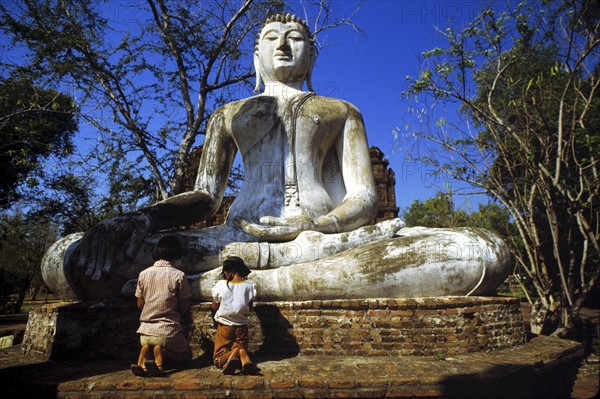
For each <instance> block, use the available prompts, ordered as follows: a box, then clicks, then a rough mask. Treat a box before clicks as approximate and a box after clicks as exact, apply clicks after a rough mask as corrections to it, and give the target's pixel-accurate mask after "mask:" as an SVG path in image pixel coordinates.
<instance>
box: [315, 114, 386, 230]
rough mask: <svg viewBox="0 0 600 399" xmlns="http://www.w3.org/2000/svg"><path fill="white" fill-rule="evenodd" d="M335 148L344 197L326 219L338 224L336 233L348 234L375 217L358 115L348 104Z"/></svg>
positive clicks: (364, 137) (370, 173)
mask: <svg viewBox="0 0 600 399" xmlns="http://www.w3.org/2000/svg"><path fill="white" fill-rule="evenodd" d="M335 146H336V151H337V155H338V159H339V161H340V168H341V170H342V176H343V178H344V185H345V187H346V196H345V197H344V200H343V201H342V203H341V204H340V205H339V206H337V207H336V208H334V209H332V210H331V212H329V213H328V214H327V215H326V217H328V218H332V219H333V220H334V221H335V222H336V223H337V224H338V228H337V229H336V230H338V232H342V231H351V230H354V229H356V228H358V227H361V226H364V225H366V224H368V223H370V222H371V221H372V220H373V218H374V217H375V215H376V214H377V192H376V190H375V180H374V178H373V170H372V167H371V159H370V156H369V146H368V144H367V135H366V132H365V125H364V123H363V119H362V115H361V114H360V112H359V111H358V110H357V109H356V108H355V107H354V106H352V105H350V104H348V114H347V118H346V123H345V125H344V130H343V132H342V134H341V135H340V136H339V137H338V139H337V141H336V143H335Z"/></svg>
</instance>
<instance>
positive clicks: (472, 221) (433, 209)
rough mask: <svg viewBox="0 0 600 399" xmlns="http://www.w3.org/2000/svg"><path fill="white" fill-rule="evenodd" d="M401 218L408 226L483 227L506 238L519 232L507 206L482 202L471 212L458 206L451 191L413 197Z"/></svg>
mask: <svg viewBox="0 0 600 399" xmlns="http://www.w3.org/2000/svg"><path fill="white" fill-rule="evenodd" d="M402 218H403V220H404V222H405V223H406V225H407V226H409V227H414V226H424V227H450V228H452V227H465V226H470V227H481V228H484V229H487V230H490V231H493V232H495V233H497V234H498V235H500V236H501V237H503V238H505V239H506V238H510V237H514V236H515V234H516V230H515V226H514V223H512V222H511V220H510V214H509V212H508V211H507V210H506V209H505V208H503V207H501V206H499V205H498V204H494V203H488V204H479V209H478V210H477V211H475V212H471V213H470V214H468V213H467V212H465V211H464V210H462V209H456V208H455V205H454V200H453V198H452V195H451V194H446V193H438V194H437V195H436V196H435V197H433V198H429V199H427V200H425V201H423V202H421V201H419V200H415V201H413V202H412V204H411V205H410V207H409V208H408V209H407V210H406V211H405V212H403V214H402Z"/></svg>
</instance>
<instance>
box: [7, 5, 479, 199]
mask: <svg viewBox="0 0 600 399" xmlns="http://www.w3.org/2000/svg"><path fill="white" fill-rule="evenodd" d="M198 1H213V0H198ZM288 2H289V3H291V4H290V6H291V8H292V9H293V10H294V11H295V14H297V15H298V16H300V17H303V18H304V17H305V16H304V15H303V14H304V11H303V10H304V9H303V7H302V1H301V0H288ZM359 4H362V7H361V8H360V10H359V11H358V12H357V13H356V14H355V15H354V17H353V22H354V23H355V24H356V25H357V26H358V27H359V28H360V29H361V30H362V31H364V33H365V35H364V36H363V35H360V34H357V33H356V32H355V31H354V30H352V29H351V28H350V27H346V26H342V27H338V28H336V29H333V30H329V31H326V32H324V33H323V34H322V35H321V36H319V40H320V41H321V43H325V44H326V46H325V47H324V48H323V49H322V50H321V51H320V54H319V57H318V59H317V64H316V66H315V70H314V72H313V86H314V88H315V91H316V92H317V93H318V94H320V95H324V96H331V97H337V98H341V99H344V100H346V101H349V102H351V103H353V104H354V105H356V106H357V107H358V108H359V109H360V110H361V112H362V114H363V118H364V120H365V125H366V128H367V136H368V139H369V144H370V145H374V146H377V147H379V148H380V149H381V150H382V151H383V152H384V153H385V154H386V156H387V158H388V160H389V162H390V167H391V168H392V169H393V170H394V171H395V173H396V200H397V205H398V206H399V207H400V208H401V209H406V208H408V206H409V205H410V204H411V203H412V201H413V200H415V199H419V200H421V201H423V200H425V199H427V198H430V197H432V196H434V195H435V194H436V192H437V191H438V190H440V189H444V188H445V187H446V188H447V186H448V184H450V182H449V181H447V180H446V179H443V178H441V177H435V176H434V175H433V174H432V173H431V172H432V171H431V170H428V169H427V168H425V167H423V166H422V165H420V164H417V163H414V162H411V161H407V160H406V159H405V153H404V151H403V147H405V146H406V145H407V144H410V140H409V141H407V142H402V143H400V144H402V146H400V147H399V146H398V144H399V142H398V141H395V140H394V137H393V134H392V131H393V130H394V129H395V128H397V127H399V128H400V133H405V131H404V126H405V124H406V122H407V121H408V122H410V123H411V124H413V125H414V126H418V125H415V123H416V120H415V119H414V118H413V117H412V115H411V114H410V112H409V111H408V109H409V107H410V105H411V103H410V102H409V101H408V100H407V99H406V98H404V97H403V96H402V92H403V91H404V90H406V89H407V87H408V82H407V80H406V76H407V75H410V76H418V74H419V57H420V54H421V53H422V52H423V51H425V50H428V49H432V48H434V47H438V46H444V45H445V39H444V37H443V35H442V34H440V33H439V32H437V31H436V28H439V29H441V30H443V29H444V28H446V27H447V26H449V25H450V24H453V25H455V26H458V27H460V26H464V25H466V24H467V23H468V21H470V20H471V19H473V18H474V17H475V16H476V15H477V14H478V11H479V10H480V7H481V6H480V4H481V0H365V1H363V2H358V1H357V0H331V10H332V15H333V17H334V18H343V17H347V16H349V15H350V14H352V13H353V12H354V11H355V10H356V8H357V6H358V5H359ZM102 7H104V10H103V11H104V13H105V15H106V16H107V17H109V18H110V19H111V20H116V21H118V22H119V26H118V27H119V28H120V29H121V30H125V31H127V30H131V29H134V30H136V29H139V27H138V25H137V24H136V23H134V22H135V20H136V15H137V14H136V7H135V3H134V2H126V1H117V0H115V1H112V2H109V3H108V4H106V5H103V6H102ZM307 19H308V22H309V24H311V25H312V24H313V23H314V19H315V11H314V10H311V9H309V10H307ZM6 46H7V44H6V43H5V44H3V45H1V46H0V49H1V50H2V54H1V56H7V57H8V56H10V57H13V58H14V57H17V58H18V57H19V56H20V55H21V54H20V51H19V49H15V48H7V47H6ZM7 50H8V52H7ZM248 62H249V63H251V62H252V60H248ZM248 94H251V93H248ZM446 118H447V119H450V118H451V116H450V115H447V116H446ZM81 133H82V136H81V137H83V136H87V137H88V141H89V140H92V141H94V140H95V136H96V135H97V134H96V132H95V131H93V130H90V131H87V132H84V131H82V132H81ZM80 143H84V142H83V141H81V140H80ZM482 200H483V201H487V199H485V198H481V197H470V196H457V197H455V202H456V204H457V206H460V207H463V208H465V209H466V210H470V209H474V208H476V207H477V204H478V203H479V202H481V201H482Z"/></svg>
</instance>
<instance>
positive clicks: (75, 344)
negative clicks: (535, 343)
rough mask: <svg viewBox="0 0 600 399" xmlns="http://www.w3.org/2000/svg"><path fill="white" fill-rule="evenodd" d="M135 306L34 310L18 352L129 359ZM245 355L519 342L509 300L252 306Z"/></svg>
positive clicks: (203, 344)
mask: <svg viewBox="0 0 600 399" xmlns="http://www.w3.org/2000/svg"><path fill="white" fill-rule="evenodd" d="M192 314H193V323H194V333H193V339H192V346H193V348H194V352H195V353H196V354H200V353H201V352H202V351H206V350H210V348H211V341H212V337H213V335H214V327H213V320H212V315H211V313H210V304H208V303H198V304H194V305H193V309H192ZM138 318H139V311H138V309H137V308H136V307H135V305H134V303H133V301H125V300H110V301H98V302H74V303H68V302H62V303H59V304H52V305H47V306H44V307H42V308H41V309H39V310H34V311H32V312H31V314H30V316H29V321H28V324H27V330H26V333H25V337H24V340H23V344H22V348H23V351H24V352H25V353H42V354H44V355H45V356H47V357H49V358H54V359H71V358H79V359H84V358H88V359H101V358H106V359H115V358H124V359H125V358H126V359H132V358H135V356H136V354H137V351H138V349H139V348H138V338H137V334H136V332H135V331H136V330H137V327H138V323H139V322H138ZM250 323H251V324H250V326H251V327H250V336H251V340H250V348H249V349H250V350H251V351H252V352H254V353H256V354H258V355H263V354H264V355H274V356H282V355H284V356H289V355H297V354H306V355H317V354H318V355H340V354H342V355H358V356H383V355H399V356H431V355H435V356H439V357H445V356H448V355H456V354H463V353H471V352H479V351H495V350H501V349H507V348H511V347H515V346H518V345H522V344H523V343H524V342H525V333H524V327H523V320H522V318H521V312H520V304H519V301H518V300H517V299H515V298H501V297H446V298H420V299H366V300H336V301H306V302H272V303H257V304H256V306H255V312H254V313H253V314H252V317H251V320H250Z"/></svg>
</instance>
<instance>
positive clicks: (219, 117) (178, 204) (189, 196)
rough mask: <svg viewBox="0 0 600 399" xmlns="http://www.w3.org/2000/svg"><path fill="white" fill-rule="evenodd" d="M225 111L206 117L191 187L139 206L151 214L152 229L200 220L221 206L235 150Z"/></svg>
mask: <svg viewBox="0 0 600 399" xmlns="http://www.w3.org/2000/svg"><path fill="white" fill-rule="evenodd" d="M225 113H226V111H224V110H223V109H219V110H217V111H215V112H214V113H213V115H212V116H211V118H210V120H209V123H208V128H207V133H206V140H205V141H204V144H203V146H202V156H201V158H200V164H199V166H198V174H197V177H196V184H195V185H194V190H193V191H190V192H187V193H182V194H179V195H176V196H174V197H171V198H168V199H166V200H164V201H161V202H159V203H157V204H155V205H153V206H151V207H148V208H145V209H143V210H141V213H142V214H144V215H146V216H148V217H149V218H150V231H151V232H154V231H159V230H164V229H169V228H173V227H179V226H188V225H190V224H193V223H196V222H199V221H201V220H204V219H207V218H209V217H211V216H212V215H213V214H214V213H215V212H217V210H218V209H219V207H220V206H221V201H222V200H223V195H224V194H225V189H226V188H227V180H228V179H229V174H230V173H231V167H232V165H233V160H234V158H235V154H236V151H237V149H236V146H235V142H234V141H233V139H232V138H231V134H229V132H228V131H227V129H226V128H225V117H224V114H225Z"/></svg>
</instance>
